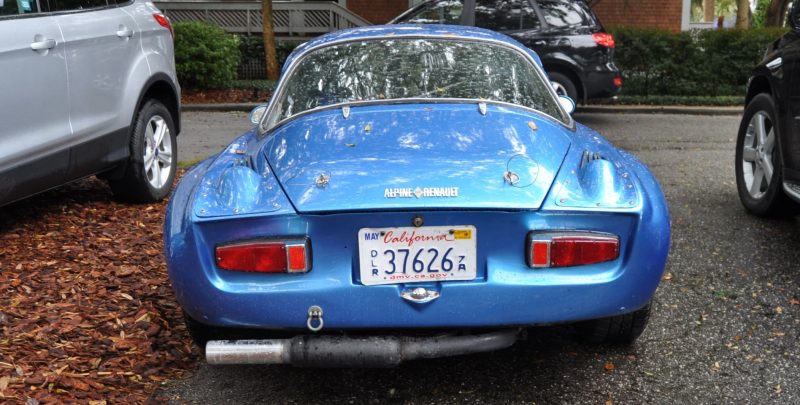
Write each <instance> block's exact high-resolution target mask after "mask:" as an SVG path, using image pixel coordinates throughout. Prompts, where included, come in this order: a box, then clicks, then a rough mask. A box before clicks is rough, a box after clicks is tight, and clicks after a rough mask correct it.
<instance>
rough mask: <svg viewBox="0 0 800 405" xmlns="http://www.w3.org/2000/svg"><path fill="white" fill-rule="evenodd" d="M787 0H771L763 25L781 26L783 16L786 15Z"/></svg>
mask: <svg viewBox="0 0 800 405" xmlns="http://www.w3.org/2000/svg"><path fill="white" fill-rule="evenodd" d="M788 5H789V0H772V1H770V2H769V5H768V6H767V15H766V16H765V17H764V26H765V27H780V26H783V17H784V16H785V15H786V7H787V6H788Z"/></svg>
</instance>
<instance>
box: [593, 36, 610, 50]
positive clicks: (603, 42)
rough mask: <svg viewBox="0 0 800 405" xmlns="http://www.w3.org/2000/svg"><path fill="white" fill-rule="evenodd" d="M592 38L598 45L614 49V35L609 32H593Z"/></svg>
mask: <svg viewBox="0 0 800 405" xmlns="http://www.w3.org/2000/svg"><path fill="white" fill-rule="evenodd" d="M592 39H594V42H595V43H596V44H597V45H600V46H604V47H606V48H610V49H614V36H613V35H611V34H609V33H607V32H597V33H594V34H592Z"/></svg>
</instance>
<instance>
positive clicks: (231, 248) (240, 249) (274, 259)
mask: <svg viewBox="0 0 800 405" xmlns="http://www.w3.org/2000/svg"><path fill="white" fill-rule="evenodd" d="M214 253H215V257H216V261H217V266H218V267H219V268H221V269H225V270H231V271H249V272H257V273H307V272H308V271H309V270H311V249H310V241H309V240H308V239H300V240H286V241H274V240H271V241H255V242H245V243H235V244H231V245H224V246H217V248H216V249H215V251H214Z"/></svg>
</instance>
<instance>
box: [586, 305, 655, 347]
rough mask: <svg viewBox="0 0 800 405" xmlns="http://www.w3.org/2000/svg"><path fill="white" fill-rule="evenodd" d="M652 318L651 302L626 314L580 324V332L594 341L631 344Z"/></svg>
mask: <svg viewBox="0 0 800 405" xmlns="http://www.w3.org/2000/svg"><path fill="white" fill-rule="evenodd" d="M649 319H650V303H649V302H648V303H647V305H645V306H644V307H643V308H641V309H638V310H636V311H633V312H631V313H628V314H624V315H617V316H611V317H608V318H600V319H593V320H591V321H586V322H583V323H581V324H579V325H578V329H579V332H580V333H581V335H582V336H583V338H585V339H586V340H587V341H589V342H592V343H610V344H623V345H629V344H632V343H633V342H635V341H636V338H638V337H639V335H641V334H642V332H644V329H645V328H646V327H647V321H648V320H649Z"/></svg>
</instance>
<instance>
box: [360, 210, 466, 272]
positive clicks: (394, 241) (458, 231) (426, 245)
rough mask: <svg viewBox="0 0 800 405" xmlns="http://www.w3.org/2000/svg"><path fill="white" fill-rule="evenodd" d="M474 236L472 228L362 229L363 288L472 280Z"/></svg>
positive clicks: (361, 266) (361, 267)
mask: <svg viewBox="0 0 800 405" xmlns="http://www.w3.org/2000/svg"><path fill="white" fill-rule="evenodd" d="M477 237H478V235H477V232H476V229H475V227H474V226H472V225H459V226H424V227H420V228H411V227H408V228H361V229H360V230H359V231H358V255H359V266H360V270H361V283H362V284H364V285H380V284H398V283H420V282H426V281H427V282H430V281H452V280H473V279H475V275H476V274H477V266H476V258H475V257H476V254H475V252H476V248H475V246H476V240H477Z"/></svg>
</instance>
